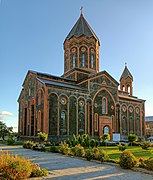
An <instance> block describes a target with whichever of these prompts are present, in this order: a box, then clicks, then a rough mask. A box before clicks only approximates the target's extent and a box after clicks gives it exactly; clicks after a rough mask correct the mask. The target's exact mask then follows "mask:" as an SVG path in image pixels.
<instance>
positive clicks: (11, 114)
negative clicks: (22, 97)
mask: <svg viewBox="0 0 153 180" xmlns="http://www.w3.org/2000/svg"><path fill="white" fill-rule="evenodd" d="M0 115H6V116H13V113H11V112H8V111H2V112H0Z"/></svg>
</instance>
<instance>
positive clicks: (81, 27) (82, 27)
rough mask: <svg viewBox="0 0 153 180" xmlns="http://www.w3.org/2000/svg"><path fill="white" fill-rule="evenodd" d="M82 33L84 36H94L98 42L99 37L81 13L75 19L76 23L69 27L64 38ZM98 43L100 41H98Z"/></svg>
mask: <svg viewBox="0 0 153 180" xmlns="http://www.w3.org/2000/svg"><path fill="white" fill-rule="evenodd" d="M82 35H85V36H86V37H88V38H90V37H94V38H95V39H96V40H97V41H98V42H99V39H98V37H97V36H96V34H95V33H94V32H93V30H92V29H91V27H90V26H89V24H88V23H87V21H86V20H85V18H84V17H83V14H82V13H81V15H80V17H79V19H78V20H77V22H76V24H75V25H74V26H73V28H72V29H71V31H70V33H69V34H68V35H67V37H66V39H65V40H67V39H71V38H72V37H73V36H74V37H80V36H82ZM99 44H100V43H99Z"/></svg>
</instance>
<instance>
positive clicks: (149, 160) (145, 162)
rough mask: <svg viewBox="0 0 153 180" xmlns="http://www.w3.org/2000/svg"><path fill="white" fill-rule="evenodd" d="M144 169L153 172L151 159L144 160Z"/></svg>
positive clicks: (152, 160) (152, 158)
mask: <svg viewBox="0 0 153 180" xmlns="http://www.w3.org/2000/svg"><path fill="white" fill-rule="evenodd" d="M144 167H145V168H146V169H148V170H150V171H153V157H149V158H148V159H146V160H144Z"/></svg>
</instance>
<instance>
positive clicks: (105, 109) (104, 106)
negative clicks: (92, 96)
mask: <svg viewBox="0 0 153 180" xmlns="http://www.w3.org/2000/svg"><path fill="white" fill-rule="evenodd" d="M102 114H107V98H106V97H103V99H102Z"/></svg>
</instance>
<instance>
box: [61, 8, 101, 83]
mask: <svg viewBox="0 0 153 180" xmlns="http://www.w3.org/2000/svg"><path fill="white" fill-rule="evenodd" d="M99 46H100V43H99V40H98V38H97V36H96V35H95V33H94V32H93V30H92V29H91V27H90V26H89V24H88V23H87V21H86V20H85V18H84V16H83V13H82V9H81V13H80V17H79V19H78V20H77V22H76V24H75V25H74V26H73V28H72V29H71V31H70V33H69V34H68V35H67V37H66V39H65V41H64V75H63V76H64V77H69V78H71V79H75V80H79V79H80V78H78V75H79V74H80V73H81V77H82V78H83V77H84V76H83V74H86V75H87V74H91V73H95V72H99ZM70 74H71V76H70Z"/></svg>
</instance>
